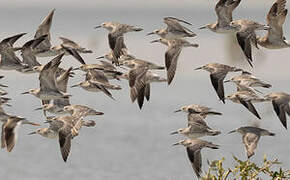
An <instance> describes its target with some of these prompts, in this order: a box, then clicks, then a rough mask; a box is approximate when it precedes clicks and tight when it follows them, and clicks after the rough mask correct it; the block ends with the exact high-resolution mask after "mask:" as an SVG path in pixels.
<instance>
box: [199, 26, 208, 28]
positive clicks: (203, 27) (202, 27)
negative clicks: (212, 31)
mask: <svg viewBox="0 0 290 180" xmlns="http://www.w3.org/2000/svg"><path fill="white" fill-rule="evenodd" d="M205 28H206V26H202V27H200V28H198V29H205Z"/></svg>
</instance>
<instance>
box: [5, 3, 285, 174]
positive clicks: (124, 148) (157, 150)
mask: <svg viewBox="0 0 290 180" xmlns="http://www.w3.org/2000/svg"><path fill="white" fill-rule="evenodd" d="M0 3H1V7H0V22H1V33H0V37H1V39H3V38H5V37H8V36H10V35H14V34H17V33H20V32H27V33H28V34H27V35H26V36H24V37H23V38H21V39H20V40H19V41H18V42H17V43H16V44H17V45H22V44H23V43H24V42H26V41H27V40H30V39H31V38H33V36H34V33H35V30H36V28H37V27H38V25H39V24H40V22H41V21H42V19H43V18H44V17H45V16H46V15H47V14H48V12H49V11H50V10H51V9H53V8H56V11H55V15H54V19H53V25H52V28H51V35H52V42H53V44H58V43H60V40H59V39H58V37H59V36H63V37H67V38H71V39H73V40H74V41H76V42H78V43H80V44H81V45H82V46H85V47H88V48H90V49H92V50H93V51H94V53H93V54H90V55H83V57H84V59H85V61H86V62H87V63H96V62H97V61H96V59H95V58H96V57H97V56H101V55H104V54H105V53H107V52H108V51H109V47H108V44H107V31H105V30H101V29H100V30H95V29H94V28H93V27H94V26H96V25H99V24H101V23H102V22H104V21H119V22H122V23H127V24H132V25H136V26H139V27H142V28H144V30H143V31H142V32H140V33H130V34H127V36H126V43H127V47H128V48H129V50H130V52H131V53H132V54H134V55H135V56H137V57H139V58H141V59H145V60H149V61H152V62H155V63H158V64H164V52H165V50H166V47H165V46H163V45H159V44H150V43H149V42H150V41H151V40H153V39H155V38H157V37H145V35H146V34H147V33H148V32H152V31H153V30H155V29H158V28H161V27H164V25H163V24H162V18H163V17H166V16H174V17H178V18H181V19H185V20H187V21H189V22H191V23H193V26H192V27H189V28H190V29H192V30H193V31H194V32H196V33H197V34H198V36H197V37H196V38H194V39H190V40H191V41H192V42H196V43H199V44H200V47H199V48H198V49H190V48H188V49H184V50H183V52H182V54H181V56H180V58H179V64H178V68H177V73H176V76H175V79H174V81H173V83H172V85H170V86H169V87H168V86H167V85H166V84H153V85H152V86H151V87H152V90H151V93H152V95H151V100H150V102H149V103H145V105H144V108H143V109H142V111H140V110H139V109H138V107H137V104H132V103H131V102H130V99H129V90H128V83H127V82H126V81H121V82H117V81H116V82H113V83H116V84H120V85H121V86H122V87H123V90H122V91H118V92H116V91H115V92H112V93H113V96H114V97H115V98H116V101H112V100H111V99H109V98H108V97H105V96H104V95H103V94H101V93H90V92H86V91H84V90H83V89H80V88H69V90H68V91H69V93H70V94H72V95H73V96H72V98H71V103H72V104H83V105H87V106H90V107H93V108H96V109H97V110H100V111H103V112H104V113H105V115H104V116H100V117H97V118H88V119H95V120H96V122H97V126H96V127H95V128H86V129H85V128H83V130H82V132H81V133H80V135H79V136H78V137H77V138H75V139H74V140H73V141H72V150H71V153H70V156H69V159H68V162H67V163H64V162H63V161H62V158H61V155H60V151H59V145H58V141H57V140H50V139H44V138H43V137H40V136H36V135H35V136H28V135H27V134H28V133H29V132H31V131H32V130H33V129H32V128H31V127H28V126H22V127H21V129H19V130H20V131H19V138H18V140H19V141H18V142H17V144H16V146H15V149H14V150H13V152H12V153H6V152H4V151H2V152H1V153H0V161H1V164H2V167H1V168H0V176H1V179H2V178H3V179H6V180H15V179H22V180H25V179H27V180H34V179H35V180H39V179H41V180H42V179H71V180H74V179H86V180H89V179H108V180H111V179H112V180H113V179H119V180H121V179H124V180H125V179H126V180H129V179H130V180H136V179H138V180H145V179H146V180H148V179H162V180H163V179H164V180H186V179H195V175H194V174H193V170H192V168H191V166H190V163H189V161H188V159H187V155H186V151H185V148H183V147H172V146H171V145H172V144H173V143H175V142H176V141H179V140H181V139H183V137H181V136H170V135H169V134H170V132H171V131H174V130H176V129H178V128H182V127H185V126H186V121H187V119H186V115H185V114H182V113H181V114H174V113H173V111H174V110H176V109H177V108H179V107H180V106H182V105H187V104H192V103H194V104H201V105H206V106H210V107H213V108H214V109H216V110H218V111H221V112H223V114H224V115H223V116H221V117H209V118H207V122H208V124H209V126H211V127H212V128H214V129H220V130H222V132H223V134H222V135H219V136H217V137H208V138H203V139H206V140H208V141H212V142H214V143H216V144H219V145H221V148H220V149H219V150H208V149H204V150H202V155H203V169H205V170H206V169H207V167H208V166H207V164H206V160H207V159H208V160H214V159H221V158H222V157H226V162H225V165H226V166H227V165H231V164H232V163H233V159H232V156H233V155H235V156H237V157H239V158H241V159H245V158H246V155H245V152H244V145H243V144H242V140H241V135H239V134H235V135H234V134H233V135H228V134H227V132H229V131H230V130H233V129H235V128H238V127H240V126H245V125H253V124H255V123H258V124H259V125H260V127H261V128H265V129H268V130H270V131H272V132H275V133H276V136H275V137H262V138H261V139H260V142H259V144H258V147H257V150H256V155H255V156H253V157H252V158H251V159H252V160H253V161H254V162H262V159H263V156H264V154H266V155H268V157H269V158H270V159H274V158H278V159H279V160H280V161H282V163H283V166H284V167H285V168H288V169H289V168H290V160H289V155H288V154H289V152H290V140H289V135H290V134H289V131H287V130H285V129H284V128H283V127H282V125H281V123H280V121H279V120H278V118H277V116H276V114H275V113H274V110H273V109H272V105H271V103H260V104H256V108H257V110H258V112H259V113H260V115H261V116H262V120H256V119H255V117H254V116H253V115H252V114H250V113H249V112H248V111H247V110H246V109H245V108H244V107H242V106H241V105H238V104H233V103H232V102H226V104H225V105H224V104H222V103H221V102H220V101H218V99H217V96H216V94H215V92H214V90H213V87H212V85H211V83H210V79H209V74H208V73H206V72H202V71H200V72H199V71H194V70H193V69H194V68H195V67H198V66H200V65H203V64H205V63H210V62H218V63H225V64H229V65H234V66H238V67H243V68H245V69H246V70H248V71H250V72H253V73H254V75H255V76H257V77H260V78H262V79H264V80H266V81H267V82H269V83H271V84H272V85H273V87H272V88H271V89H269V90H265V93H269V92H272V91H273V92H280V91H285V92H290V84H289V80H290V71H289V67H290V61H289V60H290V59H289V55H290V49H282V50H265V49H264V48H261V49H259V50H256V49H254V68H250V67H249V65H248V64H247V62H246V61H245V60H244V59H243V56H242V54H241V51H240V49H239V47H238V46H237V43H236V42H234V41H235V38H234V36H232V35H221V34H215V33H212V32H210V31H207V30H203V31H202V30H198V29H197V28H198V27H201V26H202V25H204V24H206V23H209V22H214V21H215V20H216V16H215V14H214V11H213V9H214V6H215V3H216V1H212V0H205V1H201V0H198V1H193V0H182V1H173V0H162V1H153V0H147V1H133V0H122V1H118V0H110V1H103V0H99V1H89V0H86V1H77V0H74V1H69V0H66V1H61V2H59V1H56V0H53V1H37V0H27V1H21V0H15V1H3V0H0ZM272 3H273V2H272V1H270V0H268V1H263V2H262V1H259V2H258V1H257V2H252V1H243V2H242V3H241V4H240V6H239V7H238V8H237V9H236V11H235V12H234V18H235V19H238V18H249V19H252V20H255V21H258V22H261V23H265V16H266V14H267V12H268V10H269V8H270V7H271V5H272ZM288 7H289V5H288ZM289 29H290V24H289V17H288V20H286V23H285V26H284V31H285V37H286V38H287V37H288V38H289V37H290V36H289V34H290V30H289ZM259 34H260V35H263V33H259ZM48 60H50V58H40V59H39V61H40V62H41V63H45V62H47V61H48ZM78 65H79V64H78V63H77V62H76V61H75V60H74V59H73V58H71V57H65V58H64V60H63V63H62V65H61V66H62V67H69V66H74V67H77V66H78ZM160 74H163V75H165V73H162V72H161V73H160ZM1 75H4V76H5V78H4V80H3V84H7V85H9V88H8V91H9V97H11V98H12V99H13V100H12V102H11V105H12V107H11V108H9V107H7V108H6V107H5V110H7V112H9V113H11V114H15V115H19V116H23V117H26V118H27V119H29V120H31V121H35V122H38V123H41V122H43V121H44V116H43V114H42V113H41V112H39V111H34V110H33V109H35V108H37V107H39V106H40V105H41V103H40V101H39V100H38V99H37V98H35V97H32V96H30V95H27V96H25V95H21V94H20V93H21V92H24V91H26V90H28V89H30V88H36V87H38V86H39V84H38V83H39V82H38V76H37V74H31V75H25V74H20V73H18V72H14V71H2V70H1ZM233 75H235V74H229V76H228V77H230V76H233ZM82 79H83V76H82V73H78V74H77V75H76V76H75V77H74V78H72V79H70V81H69V85H73V84H75V83H77V82H80V81H81V80H82ZM1 83H2V81H1ZM234 91H235V88H234V85H230V84H227V85H226V86H225V93H226V94H230V93H233V92H234ZM44 126H45V125H44Z"/></svg>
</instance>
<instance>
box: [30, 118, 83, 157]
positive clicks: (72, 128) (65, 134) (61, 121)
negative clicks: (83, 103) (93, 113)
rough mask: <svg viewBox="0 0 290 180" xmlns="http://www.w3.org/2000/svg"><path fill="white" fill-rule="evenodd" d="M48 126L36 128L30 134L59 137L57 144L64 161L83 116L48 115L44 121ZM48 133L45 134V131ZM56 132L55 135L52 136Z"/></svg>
mask: <svg viewBox="0 0 290 180" xmlns="http://www.w3.org/2000/svg"><path fill="white" fill-rule="evenodd" d="M46 122H47V123H49V124H50V127H49V128H48V129H46V130H36V131H35V132H32V133H30V134H40V135H42V136H44V137H48V138H56V137H58V139H59V146H60V151H61V155H62V158H63V160H64V162H66V161H67V158H68V156H69V153H70V150H71V140H72V139H73V138H74V137H76V136H77V135H78V134H79V131H80V130H81V127H82V126H83V125H84V121H83V118H82V117H81V118H79V117H78V118H76V117H73V116H61V117H50V118H48V119H47V121H46ZM47 131H48V132H49V133H50V134H45V132H47ZM54 134H56V136H53V135H54Z"/></svg>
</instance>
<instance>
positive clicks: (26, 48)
mask: <svg viewBox="0 0 290 180" xmlns="http://www.w3.org/2000/svg"><path fill="white" fill-rule="evenodd" d="M45 38H47V35H43V36H40V37H38V38H35V39H32V40H30V41H28V42H26V43H25V44H24V45H23V46H22V48H21V56H22V59H23V63H25V64H27V65H28V67H25V68H24V69H22V70H21V71H22V72H25V73H33V72H36V71H35V69H34V67H35V66H41V64H40V63H39V62H38V61H37V59H36V56H35V52H34V49H35V48H36V47H37V46H38V45H39V44H40V43H41V42H42V41H44V40H45Z"/></svg>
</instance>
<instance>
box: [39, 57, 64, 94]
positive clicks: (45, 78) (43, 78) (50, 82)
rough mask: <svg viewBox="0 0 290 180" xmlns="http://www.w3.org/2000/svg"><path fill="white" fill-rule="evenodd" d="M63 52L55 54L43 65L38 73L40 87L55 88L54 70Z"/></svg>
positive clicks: (56, 88)
mask: <svg viewBox="0 0 290 180" xmlns="http://www.w3.org/2000/svg"><path fill="white" fill-rule="evenodd" d="M63 55H64V53H62V54H60V55H58V56H56V57H55V58H54V59H52V60H51V61H49V62H48V63H47V64H46V65H44V67H43V69H42V70H41V72H40V74H39V81H40V88H41V89H49V90H54V91H55V90H57V91H58V87H57V85H56V77H55V74H56V71H57V69H58V66H59V64H60V63H61V58H62V57H63Z"/></svg>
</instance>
